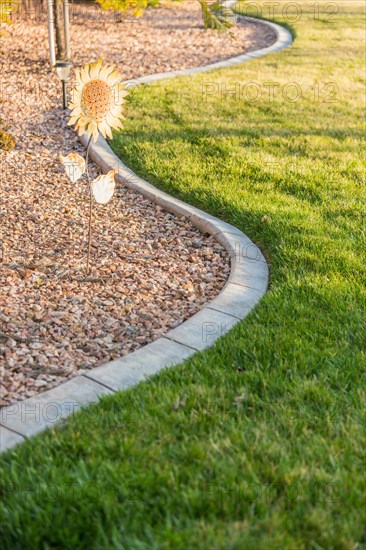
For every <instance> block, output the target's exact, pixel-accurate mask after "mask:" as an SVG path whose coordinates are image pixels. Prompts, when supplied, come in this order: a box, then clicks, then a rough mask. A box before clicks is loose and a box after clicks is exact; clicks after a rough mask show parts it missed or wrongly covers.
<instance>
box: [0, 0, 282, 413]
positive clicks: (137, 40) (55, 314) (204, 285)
mask: <svg viewBox="0 0 366 550" xmlns="http://www.w3.org/2000/svg"><path fill="white" fill-rule="evenodd" d="M93 14H94V15H93ZM264 29H265V31H264ZM3 30H4V29H3ZM5 31H6V36H5V38H4V37H2V40H1V57H0V61H1V91H2V93H1V100H2V105H1V107H2V112H1V118H2V119H3V120H4V122H5V123H6V124H8V126H9V127H10V131H11V132H12V133H13V134H14V136H15V138H16V140H17V145H16V148H15V149H14V150H12V151H10V152H4V151H0V161H1V180H0V224H1V225H0V227H1V234H0V240H1V241H2V245H3V246H2V263H1V264H0V288H1V291H0V380H1V385H0V390H1V398H0V405H7V404H11V403H13V402H15V401H17V400H22V399H25V398H26V397H30V396H33V395H35V394H37V393H39V392H41V391H44V390H45V389H48V388H51V387H53V386H55V385H57V384H59V383H60V382H62V381H64V380H65V379H68V378H71V377H73V376H75V375H77V374H80V373H82V372H84V371H85V370H86V369H90V368H92V367H94V366H96V365H98V364H101V363H104V362H106V361H108V360H111V359H114V358H116V357H120V356H123V355H125V354H127V353H130V352H131V351H133V350H135V349H137V348H139V347H141V346H143V345H145V344H147V343H148V342H151V341H152V340H154V339H156V338H157V337H159V336H160V335H161V334H163V333H164V332H166V331H167V330H169V329H170V328H172V327H176V326H178V325H179V324H180V323H182V322H183V321H184V320H185V319H187V318H188V317H190V316H191V315H193V314H194V313H195V312H197V311H198V310H199V309H200V308H201V307H202V305H203V304H204V303H205V302H207V301H208V300H209V299H212V298H213V297H214V296H215V295H217V294H218V292H219V291H220V289H221V288H222V287H223V285H224V284H225V281H226V279H227V276H228V273H229V259H228V256H227V254H226V253H225V251H224V250H223V249H222V247H221V246H220V245H219V244H218V243H217V242H216V241H215V240H214V239H213V238H211V237H208V236H204V235H202V234H201V233H200V232H199V231H197V230H195V229H194V228H192V226H191V225H190V224H189V223H188V222H187V221H186V220H184V219H183V220H181V219H177V218H175V217H174V216H172V215H170V214H168V213H166V212H165V211H163V210H162V209H160V208H159V207H156V206H155V205H153V204H151V203H149V202H148V201H146V200H144V199H143V197H142V196H140V195H138V194H136V193H132V192H130V191H127V190H126V189H124V188H119V189H118V190H117V192H116V195H115V196H114V197H113V199H112V201H111V202H110V203H109V204H108V205H107V206H98V205H97V206H96V207H95V221H94V228H93V241H92V265H93V269H92V273H91V275H90V277H89V278H85V275H84V271H83V269H84V266H85V252H86V239H87V225H86V220H87V208H88V202H87V193H86V187H85V183H82V182H80V183H79V182H78V183H77V184H75V185H73V184H71V183H70V182H69V181H68V180H67V178H66V175H65V174H64V173H63V170H62V167H61V166H60V164H59V161H58V158H57V155H58V152H59V151H60V150H61V151H62V152H63V153H64V154H66V153H68V152H70V151H79V152H80V153H81V152H82V148H81V145H80V144H79V142H78V141H77V138H76V135H75V134H74V132H73V131H72V130H71V129H70V128H67V127H66V120H67V115H66V114H65V113H64V112H63V111H62V110H61V109H60V107H59V102H60V85H59V81H58V79H57V77H56V76H55V75H54V74H53V73H52V72H51V70H50V68H49V64H48V52H47V33H46V25H45V22H44V21H33V22H29V21H27V22H24V21H20V22H17V23H15V24H14V25H12V26H11V27H7V28H6V29H5ZM263 31H264V32H263ZM235 33H236V36H237V40H235V41H234V40H231V39H229V38H228V37H227V36H223V35H219V34H217V33H215V32H214V31H209V32H205V31H203V30H202V29H201V28H200V20H199V9H198V8H197V6H196V4H195V3H192V2H186V3H185V4H183V5H179V7H177V6H176V5H174V9H172V8H171V7H170V8H162V9H158V10H156V9H154V10H148V11H147V13H146V15H145V17H144V18H142V19H140V20H138V21H137V22H133V23H131V22H129V21H126V22H124V23H119V24H117V23H116V22H115V18H114V16H113V14H110V13H105V12H104V13H101V12H100V11H99V10H97V9H96V8H93V7H89V8H88V9H87V8H86V7H85V6H75V5H74V6H73V7H72V44H73V51H74V54H73V60H74V63H75V64H76V65H79V64H81V63H84V62H86V61H92V60H96V59H99V58H100V57H104V58H105V59H106V60H108V61H112V62H116V63H117V64H118V66H120V67H121V68H122V69H123V71H124V74H125V76H126V78H133V77H137V76H140V75H143V74H151V73H156V72H160V71H166V70H171V69H178V68H186V67H193V66H198V65H201V64H204V63H207V62H211V61H212V62H213V61H216V60H219V59H223V58H225V57H230V56H232V55H235V54H238V53H241V52H243V51H245V50H246V51H248V50H250V49H257V48H258V47H263V46H265V45H268V44H269V43H271V42H272V41H273V40H274V36H271V34H270V33H268V31H267V29H266V27H264V26H262V25H252V24H250V25H245V26H243V27H241V28H240V29H238V30H236V31H235ZM91 171H92V174H91V175H92V176H95V175H97V174H98V170H97V167H96V166H92V168H91ZM0 244H1V243H0Z"/></svg>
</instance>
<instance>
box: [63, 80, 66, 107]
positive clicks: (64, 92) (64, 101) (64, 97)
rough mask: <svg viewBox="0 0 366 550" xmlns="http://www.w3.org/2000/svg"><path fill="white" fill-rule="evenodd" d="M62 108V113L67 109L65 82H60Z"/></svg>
mask: <svg viewBox="0 0 366 550" xmlns="http://www.w3.org/2000/svg"><path fill="white" fill-rule="evenodd" d="M62 108H63V110H64V111H65V110H66V109H67V97H66V80H63V81H62Z"/></svg>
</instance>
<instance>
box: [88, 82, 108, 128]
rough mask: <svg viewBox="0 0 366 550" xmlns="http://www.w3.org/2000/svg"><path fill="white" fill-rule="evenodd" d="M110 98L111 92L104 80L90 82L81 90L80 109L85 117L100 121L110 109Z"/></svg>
mask: <svg viewBox="0 0 366 550" xmlns="http://www.w3.org/2000/svg"><path fill="white" fill-rule="evenodd" d="M112 97H113V93H112V90H111V88H110V86H108V84H107V83H106V82H104V80H100V79H95V80H91V81H90V82H88V83H87V84H85V86H84V88H83V91H82V94H81V108H82V109H83V111H84V113H85V115H86V116H87V117H89V118H92V119H94V120H95V121H101V120H103V119H104V118H105V117H106V116H107V114H108V113H109V111H110V109H111V105H112Z"/></svg>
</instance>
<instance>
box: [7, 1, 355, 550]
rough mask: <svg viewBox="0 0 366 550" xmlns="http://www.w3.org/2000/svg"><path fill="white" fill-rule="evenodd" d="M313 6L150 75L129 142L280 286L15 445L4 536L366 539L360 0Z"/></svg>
mask: <svg viewBox="0 0 366 550" xmlns="http://www.w3.org/2000/svg"><path fill="white" fill-rule="evenodd" d="M300 5H301V6H302V12H303V15H302V18H301V19H300V20H299V21H297V22H296V23H292V26H293V28H294V30H295V32H296V36H297V38H296V40H295V42H294V44H293V46H292V47H290V48H289V49H287V50H284V51H281V52H278V53H276V54H272V55H270V56H268V57H265V58H263V59H259V60H253V61H250V62H249V63H246V64H244V65H241V66H236V67H234V68H231V69H225V70H222V71H215V72H212V73H206V74H202V75H197V76H195V77H190V78H181V79H177V80H171V81H165V82H163V83H160V84H157V85H153V86H148V87H145V88H143V89H140V90H139V91H138V92H136V93H135V94H134V96H133V99H132V102H131V104H130V107H129V117H128V120H127V124H126V131H125V132H123V133H121V134H120V135H118V136H116V138H115V140H114V142H113V148H114V150H115V151H116V152H117V153H118V154H119V155H120V156H121V158H122V159H123V160H124V161H126V163H127V164H128V165H129V166H131V167H132V168H133V169H135V170H136V171H137V172H138V173H139V174H140V175H143V176H145V177H147V178H148V179H149V181H151V182H153V183H156V185H157V186H158V187H161V188H163V189H165V190H166V191H168V192H170V193H171V194H173V195H175V196H178V197H181V198H182V199H184V200H185V201H187V202H189V203H191V204H194V205H196V206H199V207H201V208H203V209H204V210H206V211H208V212H210V213H212V214H215V215H217V216H219V217H220V218H222V219H224V220H226V221H228V222H230V223H232V224H234V225H236V226H238V227H239V228H240V229H242V230H243V231H244V232H245V233H246V234H247V235H248V236H250V237H251V238H252V239H253V240H254V241H255V242H256V243H257V244H258V245H259V246H260V247H261V249H262V250H263V252H264V254H265V255H266V257H267V259H268V262H269V265H270V275H271V279H270V291H269V292H268V293H267V295H266V296H265V297H264V299H263V300H262V301H261V303H260V304H259V305H258V306H257V307H256V308H255V310H254V311H253V312H252V313H251V314H250V316H249V317H248V318H247V319H246V320H245V321H244V322H242V323H240V324H239V325H237V326H236V327H235V329H233V330H232V331H231V332H230V333H229V334H228V335H227V336H225V337H224V338H222V339H221V340H219V341H218V343H217V344H216V345H215V347H214V348H212V349H210V350H209V351H207V352H205V353H201V354H197V355H196V356H195V357H194V358H193V359H191V360H190V361H188V362H187V363H185V364H184V365H182V366H180V367H178V368H175V369H173V370H169V371H167V372H165V373H162V374H160V375H159V376H157V377H155V378H154V379H153V380H152V381H151V382H149V383H144V384H142V385H139V386H138V387H136V388H135V389H132V390H129V391H127V392H124V393H121V394H119V395H115V396H113V397H109V398H106V399H103V400H102V401H101V403H100V404H98V405H96V406H93V407H91V408H89V409H87V410H85V411H83V412H82V413H80V414H77V415H75V417H74V418H73V419H72V421H71V422H69V424H68V425H66V426H65V427H63V428H61V429H60V428H59V429H55V430H52V431H48V432H47V433H43V434H41V435H40V436H38V437H36V438H33V439H32V440H30V441H29V442H27V443H26V444H24V445H22V446H20V447H18V448H16V449H15V450H13V451H11V452H9V453H7V454H6V455H4V456H2V457H1V459H0V463H1V470H0V477H1V480H2V483H1V491H2V493H3V494H2V505H1V540H2V543H1V547H2V548H6V549H12V550H15V549H28V548H29V549H34V548H45V549H46V548H47V549H48V548H93V549H94V548H98V549H104V548H114V549H128V550H129V549H132V550H155V549H159V550H160V549H164V550H170V549H181V550H183V549H184V550H188V549H194V548H205V549H206V548H207V549H210V550H211V549H212V550H218V549H220V550H221V549H222V550H224V549H225V550H226V549H228V550H234V549H235V550H251V549H253V550H269V549H276V550H277V549H278V550H280V549H281V550H282V549H285V550H290V549H291V550H295V549H296V550H298V549H299V550H305V549H311V550H322V549H324V550H329V549H342V550H343V549H344V550H346V549H347V550H351V549H352V550H353V549H363V548H366V535H365V532H364V531H363V519H364V518H363V517H362V515H363V514H362V511H363V510H364V509H365V498H364V497H365V484H364V481H365V479H364V472H365V469H364V468H365V461H364V458H365V457H364V412H365V409H364V404H365V400H364V393H365V392H364V376H365V365H366V351H365V350H366V334H365V332H366V330H365V329H366V318H365V311H366V290H365V286H366V285H365V283H366V277H365V265H366V258H365V248H366V247H365V203H366V200H365V179H364V174H365V172H364V165H363V164H362V146H363V145H364V143H363V141H362V140H363V130H364V126H363V114H362V109H363V106H364V88H363V50H364V37H363V28H364V21H363V18H364V14H363V4H362V3H361V2H360V3H356V2H350V1H347V2H338V3H337V5H338V6H339V13H338V14H337V18H338V21H334V18H333V19H332V18H330V17H329V14H328V15H327V14H326V13H325V17H324V18H323V19H322V18H320V19H321V20H314V12H313V11H311V10H312V9H313V8H311V6H312V3H311V2H303V3H300ZM275 13H276V12H275ZM278 13H279V14H280V12H278ZM321 14H322V12H321V13H320V15H321ZM282 19H283V18H282ZM277 20H278V21H279V22H280V23H281V16H280V15H279V16H278V17H277ZM249 82H251V83H252V86H248V85H247V86H245V85H246V84H248V83H249ZM269 83H272V84H269ZM274 83H276V84H275V85H274ZM294 83H295V84H294ZM225 86H226V90H235V89H236V90H239V92H238V91H236V95H227V96H225V95H223V93H222V92H223V91H224V90H225ZM235 86H236V88H235ZM270 89H271V90H272V92H273V94H272V95H269V91H270ZM207 92H209V93H208V94H207ZM250 93H253V94H254V93H256V94H258V97H257V99H256V100H254V99H253V97H250V95H249V94H250ZM300 93H301V97H300V96H299V94H300ZM239 96H240V97H239ZM296 98H298V100H297V101H294V99H296ZM265 215H267V216H268V217H269V219H268V221H267V222H264V223H261V219H262V218H263V216H265ZM178 399H180V406H178V407H177V406H174V404H175V405H177V400H178ZM90 420H92V422H90Z"/></svg>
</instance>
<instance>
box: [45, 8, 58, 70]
mask: <svg viewBox="0 0 366 550" xmlns="http://www.w3.org/2000/svg"><path fill="white" fill-rule="evenodd" d="M47 23H48V43H49V46H50V62H51V66H52V67H54V66H55V65H56V53H55V35H54V15H53V4H52V0H47Z"/></svg>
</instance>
